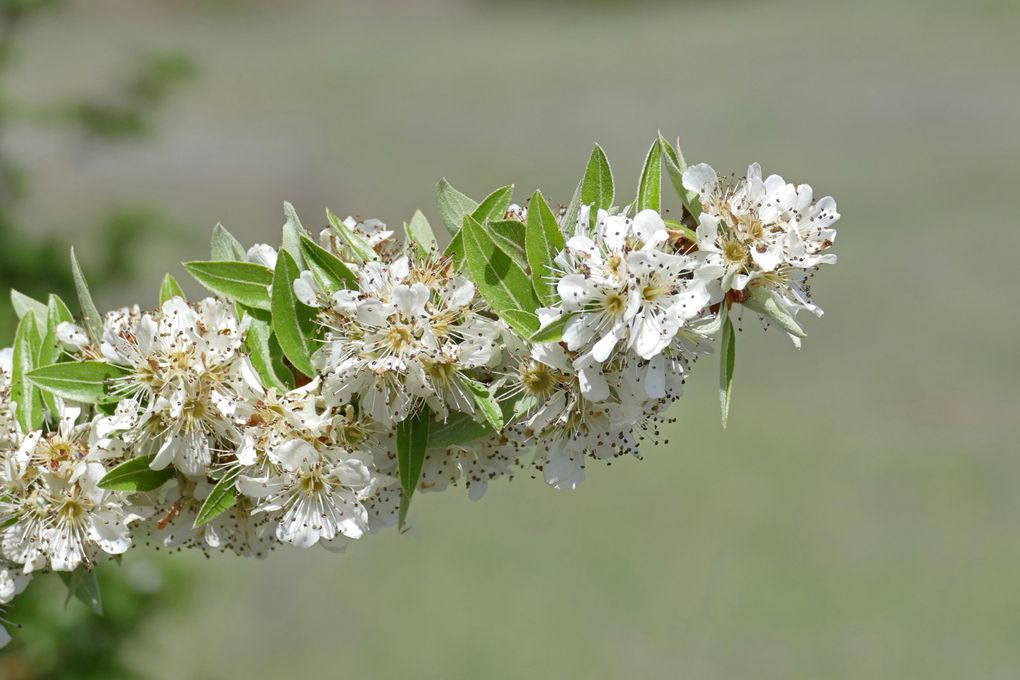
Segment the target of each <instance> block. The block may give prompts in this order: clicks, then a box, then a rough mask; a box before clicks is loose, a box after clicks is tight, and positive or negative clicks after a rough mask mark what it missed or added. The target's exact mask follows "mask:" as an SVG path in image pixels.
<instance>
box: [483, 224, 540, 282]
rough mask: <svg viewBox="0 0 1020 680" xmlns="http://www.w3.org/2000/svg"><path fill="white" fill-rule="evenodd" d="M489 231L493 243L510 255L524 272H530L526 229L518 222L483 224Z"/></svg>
mask: <svg viewBox="0 0 1020 680" xmlns="http://www.w3.org/2000/svg"><path fill="white" fill-rule="evenodd" d="M482 224H483V226H485V227H486V228H487V229H488V231H489V236H491V237H492V240H493V242H494V243H495V244H496V245H497V246H498V247H499V249H500V250H502V251H503V252H504V253H506V254H507V255H509V256H510V257H511V258H512V259H513V261H514V262H516V263H517V266H519V267H520V268H521V269H523V270H524V271H528V269H529V267H530V265H529V264H528V254H527V251H526V249H525V245H524V242H525V238H526V236H525V233H526V229H527V228H526V227H525V226H524V223H523V222H518V221H517V220H495V221H492V222H488V223H482Z"/></svg>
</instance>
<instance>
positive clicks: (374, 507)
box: [0, 139, 838, 604]
mask: <svg viewBox="0 0 1020 680" xmlns="http://www.w3.org/2000/svg"><path fill="white" fill-rule="evenodd" d="M656 150H658V151H657V152H656V153H650V154H649V161H648V162H647V163H646V166H645V168H644V171H643V173H642V179H641V185H642V187H643V189H642V191H640V192H639V195H638V198H637V200H636V201H635V202H634V204H632V206H628V207H626V208H619V207H616V206H615V205H614V204H613V196H612V194H613V189H612V183H611V181H610V183H609V184H610V185H609V187H608V189H609V190H608V192H607V191H606V190H605V189H606V186H605V178H606V177H607V176H609V177H611V174H610V172H609V167H608V163H607V162H606V161H605V157H604V155H603V154H602V151H601V149H598V148H596V153H594V154H593V155H592V159H591V160H590V161H589V166H588V170H587V172H586V176H585V178H584V179H583V180H582V182H581V184H580V185H579V187H578V192H577V194H576V196H575V199H574V201H572V202H571V204H570V205H569V206H565V207H563V208H561V209H560V210H559V215H558V216H557V214H556V211H554V210H553V209H551V208H550V207H549V205H548V204H547V203H546V202H545V199H544V198H543V197H542V195H541V193H538V192H536V193H535V195H534V196H533V197H532V199H531V200H530V202H529V203H528V205H527V206H526V207H521V206H518V205H515V204H512V203H511V202H510V201H511V190H510V187H505V188H503V189H500V190H497V191H496V192H493V194H491V195H490V196H489V197H487V198H486V199H484V200H483V201H481V202H480V203H476V202H475V201H473V200H471V199H470V198H468V197H467V196H464V195H463V194H461V193H459V192H457V191H456V190H454V189H453V188H452V187H450V186H449V184H448V183H446V182H445V181H443V182H441V183H440V185H439V191H438V196H439V208H440V214H441V215H442V216H443V221H444V223H445V224H446V226H447V229H448V231H449V238H447V239H445V240H446V241H448V245H447V246H445V248H443V249H440V246H439V243H440V241H442V240H444V239H443V237H442V235H440V236H437V235H436V233H435V232H434V231H433V230H432V227H431V226H430V225H429V224H428V222H427V220H425V218H424V216H422V215H421V213H417V214H416V215H415V217H414V218H413V219H412V221H411V222H410V223H409V224H407V225H405V230H404V233H405V237H404V238H401V237H400V236H399V235H398V233H397V231H395V230H390V229H387V228H386V226H385V225H384V224H383V223H382V222H380V221H378V220H364V221H359V220H356V219H353V218H348V219H346V220H343V221H341V220H339V219H337V218H336V216H335V215H333V214H332V213H329V218H330V226H329V227H328V228H326V229H325V230H323V231H322V232H321V233H319V234H311V233H309V232H308V231H307V230H306V229H305V228H304V227H303V226H302V225H301V223H300V221H298V219H297V216H296V215H295V214H294V213H293V209H292V208H291V207H290V206H289V205H288V206H286V209H287V214H288V219H287V224H286V225H285V226H284V238H283V247H281V248H279V249H277V248H274V247H271V246H269V245H265V244H260V245H256V246H254V247H252V248H251V249H249V250H247V251H246V250H245V249H244V248H243V247H242V246H241V245H240V244H239V243H238V242H237V241H236V240H235V239H233V237H232V236H230V235H229V234H228V233H227V232H226V231H225V230H223V229H222V228H218V229H217V231H216V232H215V233H214V258H213V260H211V261H206V262H192V263H188V264H187V265H186V267H187V268H188V270H189V272H190V273H191V274H192V275H193V276H194V277H195V278H196V279H197V280H198V281H199V282H200V283H201V284H203V285H204V286H205V287H206V288H208V289H209V290H210V291H212V292H213V293H215V294H216V297H211V298H207V299H203V300H200V301H197V302H189V301H187V300H186V298H185V296H184V293H183V292H182V290H181V288H180V287H179V286H178V284H177V282H176V281H175V280H174V279H173V278H172V277H170V276H169V275H168V276H167V277H166V279H165V280H164V284H163V288H162V291H161V297H162V303H161V306H160V307H159V309H156V310H149V311H143V310H141V309H139V308H137V307H133V308H125V309H120V310H116V311H113V312H109V313H107V314H105V315H99V313H98V312H97V311H95V306H94V304H92V302H91V299H90V298H89V297H88V292H87V288H86V287H84V286H82V287H81V288H80V290H79V297H80V299H81V301H82V307H83V314H82V316H81V317H80V318H77V319H75V318H72V317H71V315H70V313H69V312H67V309H66V307H65V306H64V304H63V302H62V301H60V300H59V298H56V296H51V298H50V302H49V304H47V305H44V304H42V303H34V304H33V305H31V306H29V307H28V308H26V309H25V310H24V315H23V318H22V323H21V325H20V326H19V329H18V333H17V337H16V339H15V343H14V347H13V348H10V349H5V350H2V351H0V527H2V528H0V604H3V603H7V602H9V601H10V600H11V599H12V598H13V597H14V596H15V595H16V594H17V593H18V592H20V591H21V590H22V589H23V588H24V587H25V585H26V584H27V582H28V580H29V577H30V576H31V575H32V574H35V573H39V572H45V571H58V572H74V573H75V574H76V575H77V576H78V578H77V579H72V583H78V584H80V583H81V582H82V580H83V579H87V578H88V576H89V574H91V572H90V571H89V570H90V569H91V567H92V566H93V565H94V564H95V563H96V562H97V561H98V560H100V559H102V558H104V557H109V556H113V555H120V554H122V553H124V552H125V551H126V550H127V549H128V548H130V547H131V546H132V545H134V544H136V543H138V542H142V543H147V544H149V545H155V546H157V547H159V548H172V549H179V548H182V547H189V548H196V549H199V550H204V551H214V550H229V551H232V552H235V553H237V554H243V555H254V556H259V557H261V556H264V555H265V554H266V553H268V552H269V551H271V550H273V549H274V548H275V547H276V546H278V545H281V544H284V545H292V546H297V547H302V548H307V547H311V546H313V545H321V546H323V547H325V548H327V549H330V550H342V549H343V548H344V547H345V546H346V545H347V544H348V543H349V542H350V541H352V540H355V539H359V538H361V537H363V536H365V535H367V534H370V533H372V532H375V531H378V530H380V529H382V528H383V527H386V526H390V525H394V524H400V525H403V524H404V521H405V517H406V513H407V510H408V507H409V503H410V500H411V497H412V495H413V494H414V493H415V492H416V491H422V492H424V491H440V490H443V489H446V488H448V487H449V486H451V485H461V486H464V487H466V488H467V489H468V491H469V494H470V496H471V497H472V498H478V497H479V496H480V495H481V494H482V493H484V491H485V488H486V485H487V484H488V483H489V482H490V481H492V480H494V479H497V478H500V477H504V476H512V475H513V474H514V473H515V472H517V471H521V470H528V469H529V468H531V469H532V470H534V471H535V473H536V476H541V477H543V478H544V479H545V481H546V482H547V483H548V484H549V485H551V486H553V487H555V488H557V489H571V488H574V487H576V486H577V484H579V483H580V482H581V481H582V480H583V479H584V475H585V468H586V466H587V465H589V464H590V463H591V462H592V461H594V460H601V459H606V458H611V457H615V456H621V455H628V454H629V455H635V456H636V455H638V453H639V443H640V442H641V441H642V440H643V439H645V438H646V437H648V436H651V437H653V438H654V437H655V436H656V435H657V433H658V431H659V428H660V426H661V425H662V423H663V422H664V419H665V418H666V413H667V410H668V407H669V406H670V404H672V402H674V401H676V400H677V399H678V398H679V397H680V396H681V394H682V389H683V385H684V382H685V380H686V378H687V376H688V373H689V371H690V370H691V368H692V366H693V363H694V361H695V360H696V359H697V358H698V357H699V356H701V355H704V354H706V353H708V352H710V351H711V348H712V345H713V340H714V339H715V338H716V337H717V336H719V335H721V336H722V338H723V343H724V345H726V346H727V348H728V350H727V351H725V352H723V353H722V354H723V357H722V361H723V362H724V370H723V371H722V374H723V375H724V376H726V375H730V376H731V375H732V370H731V369H732V365H731V364H730V365H729V366H726V365H725V362H732V355H733V354H732V347H733V334H732V322H731V321H730V317H731V315H733V314H734V313H735V312H736V311H737V309H738V308H739V309H742V308H746V309H749V310H751V311H752V312H754V313H757V314H758V315H760V316H761V317H762V318H763V319H764V320H765V321H766V323H768V324H775V325H777V326H778V327H779V328H781V329H782V330H783V331H784V332H786V333H788V334H789V335H790V336H791V337H793V338H794V340H795V341H796V342H798V343H799V341H800V338H802V337H803V336H804V333H803V330H802V328H801V327H800V325H799V323H798V322H797V320H796V316H797V314H798V312H799V311H801V310H808V311H810V312H812V313H815V314H820V313H821V312H820V310H819V309H818V307H817V306H815V304H814V303H813V302H812V301H811V297H810V291H809V288H808V285H807V282H808V280H809V278H810V277H811V275H812V274H813V272H814V271H815V270H816V269H817V268H818V267H819V266H820V265H823V264H828V263H832V262H834V261H835V256H834V255H833V254H832V253H831V252H830V249H831V246H832V243H833V240H834V238H835V231H834V230H833V229H832V224H833V222H835V221H836V219H837V218H838V213H837V212H836V207H835V203H834V202H833V200H832V199H831V198H823V199H821V200H818V201H815V200H814V198H813V194H812V190H811V188H810V187H809V186H807V185H792V184H787V183H786V182H784V181H783V180H782V178H780V177H778V176H775V175H773V176H770V177H768V178H765V179H762V176H761V170H760V168H759V167H758V166H757V165H752V166H751V167H750V168H749V169H748V172H747V175H746V177H742V178H740V179H739V180H734V181H725V180H723V179H720V178H719V177H718V175H717V174H716V173H715V171H714V170H712V168H710V167H709V166H707V165H704V164H699V165H695V166H692V167H690V168H684V167H682V160H681V159H682V156H680V155H679V154H678V152H677V151H675V150H673V148H672V147H669V146H668V145H666V143H665V142H664V141H663V140H661V139H660V140H657V141H656V142H655V145H653V151H656ZM660 157H662V158H663V159H664V160H665V161H666V166H667V170H669V171H670V173H671V179H672V180H673V185H674V186H675V187H676V188H677V191H678V193H679V197H680V199H681V205H682V209H681V211H680V213H679V219H676V220H673V219H670V218H669V217H668V213H666V212H664V211H663V209H662V206H661V203H660V197H659V189H658V183H659V177H660V174H659V173H660V168H659V167H658V164H659V158H660ZM653 160H654V164H653ZM593 178H598V180H599V181H598V182H597V183H595V182H594V181H593ZM653 183H654V184H653ZM592 186H597V187H598V188H599V190H598V191H595V192H592V191H591V190H590V187H592ZM650 186H653V188H654V191H652V190H649V187H650ZM75 266H76V265H75ZM727 368H728V369H729V370H725V369H727ZM721 389H722V392H723V393H724V411H725V409H726V408H728V400H729V389H730V384H729V382H728V380H724V384H723V385H722V386H721Z"/></svg>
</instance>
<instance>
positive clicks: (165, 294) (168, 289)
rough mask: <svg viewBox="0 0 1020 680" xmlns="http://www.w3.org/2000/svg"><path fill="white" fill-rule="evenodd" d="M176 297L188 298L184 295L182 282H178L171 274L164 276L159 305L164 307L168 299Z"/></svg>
mask: <svg viewBox="0 0 1020 680" xmlns="http://www.w3.org/2000/svg"><path fill="white" fill-rule="evenodd" d="M175 297H179V298H181V299H182V300H187V299H188V298H186V297H185V296H184V290H183V289H181V284H179V283H177V279H175V278H174V277H173V276H171V275H170V274H167V275H166V276H164V277H163V285H161V286H160V287H159V306H160V307H162V306H163V305H164V304H165V303H166V301H167V300H172V299H173V298H175Z"/></svg>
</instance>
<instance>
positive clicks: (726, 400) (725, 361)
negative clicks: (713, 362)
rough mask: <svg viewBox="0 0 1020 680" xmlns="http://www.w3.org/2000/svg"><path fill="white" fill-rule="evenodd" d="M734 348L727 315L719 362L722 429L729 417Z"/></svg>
mask: <svg viewBox="0 0 1020 680" xmlns="http://www.w3.org/2000/svg"><path fill="white" fill-rule="evenodd" d="M724 309H725V307H724ZM722 313H725V312H722ZM736 347H737V344H736V338H735V337H734V333H733V322H732V321H730V317H729V316H728V315H727V316H726V320H725V321H724V322H723V332H722V353H721V354H722V356H721V357H720V362H719V405H720V407H721V408H722V426H723V428H725V427H726V421H727V420H729V417H730V396H731V395H732V393H733V365H734V361H735V359H736V354H737V352H736Z"/></svg>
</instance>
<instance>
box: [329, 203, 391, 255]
mask: <svg viewBox="0 0 1020 680" xmlns="http://www.w3.org/2000/svg"><path fill="white" fill-rule="evenodd" d="M326 217H327V218H328V219H329V223H330V225H331V226H332V227H333V231H334V232H335V233H336V235H337V236H339V237H340V239H341V240H342V241H343V242H344V243H346V244H347V246H348V247H349V248H350V249H351V251H352V252H353V253H354V255H356V256H357V257H358V259H359V261H360V262H370V261H372V260H378V259H379V255H378V254H377V253H376V252H375V250H373V249H372V246H370V245H368V241H366V240H365V239H363V238H362V237H361V236H359V235H358V234H357V233H356V232H355V231H354V230H353V229H351V228H350V227H348V226H347V225H346V224H344V221H343V220H342V219H340V218H339V217H337V216H336V214H335V213H334V212H333V211H332V210H329V209H328V208H327V209H326Z"/></svg>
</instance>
